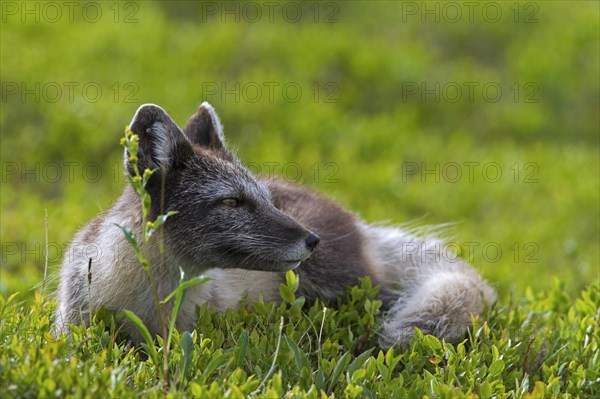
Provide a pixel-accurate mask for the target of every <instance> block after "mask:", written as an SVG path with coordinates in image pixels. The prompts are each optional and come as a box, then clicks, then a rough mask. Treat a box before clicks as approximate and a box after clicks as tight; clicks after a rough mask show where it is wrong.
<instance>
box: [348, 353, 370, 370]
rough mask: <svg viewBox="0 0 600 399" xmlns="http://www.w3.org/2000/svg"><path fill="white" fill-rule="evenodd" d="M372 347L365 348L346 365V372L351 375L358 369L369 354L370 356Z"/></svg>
mask: <svg viewBox="0 0 600 399" xmlns="http://www.w3.org/2000/svg"><path fill="white" fill-rule="evenodd" d="M373 349H374V348H371V349H367V350H366V351H364V352H363V353H361V354H360V355H358V356H357V357H356V359H354V360H353V361H352V363H350V366H348V373H350V375H353V374H354V372H355V371H356V370H358V369H360V368H361V367H362V366H363V365H364V364H365V362H366V361H367V359H368V358H369V356H371V353H373Z"/></svg>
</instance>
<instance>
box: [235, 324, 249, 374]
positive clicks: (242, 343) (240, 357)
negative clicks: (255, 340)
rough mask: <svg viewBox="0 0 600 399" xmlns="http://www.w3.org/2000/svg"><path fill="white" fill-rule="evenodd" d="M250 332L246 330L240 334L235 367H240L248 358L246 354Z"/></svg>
mask: <svg viewBox="0 0 600 399" xmlns="http://www.w3.org/2000/svg"><path fill="white" fill-rule="evenodd" d="M248 341H249V339H248V331H246V330H244V331H242V333H241V334H240V337H239V339H238V344H237V346H238V348H237V349H236V351H235V362H234V365H235V367H240V365H241V364H242V362H243V361H244V359H245V358H246V352H248Z"/></svg>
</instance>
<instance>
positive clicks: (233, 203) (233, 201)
mask: <svg viewBox="0 0 600 399" xmlns="http://www.w3.org/2000/svg"><path fill="white" fill-rule="evenodd" d="M221 203H222V204H223V205H226V206H229V207H232V208H235V207H237V206H239V205H240V200H239V199H238V198H235V197H228V198H223V199H222V200H221Z"/></svg>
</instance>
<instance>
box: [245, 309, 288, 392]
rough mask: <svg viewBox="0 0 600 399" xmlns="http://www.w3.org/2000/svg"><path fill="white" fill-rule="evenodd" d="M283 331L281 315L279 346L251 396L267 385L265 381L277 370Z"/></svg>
mask: <svg viewBox="0 0 600 399" xmlns="http://www.w3.org/2000/svg"><path fill="white" fill-rule="evenodd" d="M282 333H283V316H281V321H280V322H279V336H278V337H277V347H276V348H275V354H274V355H273V363H272V364H271V368H270V369H269V371H268V372H267V375H265V377H264V378H263V380H262V381H261V382H260V385H259V386H258V388H256V389H255V390H254V391H253V392H252V393H251V394H250V395H249V396H254V395H255V394H257V393H258V392H260V390H261V389H263V388H264V387H265V383H266V382H267V380H268V379H269V378H271V375H272V374H273V372H274V371H275V364H276V363H277V356H278V355H279V348H280V347H281V335H282Z"/></svg>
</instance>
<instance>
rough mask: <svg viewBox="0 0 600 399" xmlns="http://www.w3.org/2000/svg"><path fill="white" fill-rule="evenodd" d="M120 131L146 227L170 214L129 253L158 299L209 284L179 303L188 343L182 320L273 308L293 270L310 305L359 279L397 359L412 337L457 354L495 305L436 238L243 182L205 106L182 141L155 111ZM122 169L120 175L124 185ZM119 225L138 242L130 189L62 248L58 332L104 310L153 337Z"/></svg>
mask: <svg viewBox="0 0 600 399" xmlns="http://www.w3.org/2000/svg"><path fill="white" fill-rule="evenodd" d="M130 129H131V131H132V132H133V133H135V134H137V135H138V137H139V151H138V154H137V159H138V166H139V168H140V170H144V169H145V168H150V169H156V172H155V173H154V174H153V175H152V177H151V178H150V180H149V181H148V183H147V185H146V190H147V192H148V193H149V194H150V197H151V200H152V201H151V207H150V210H149V214H148V220H154V218H156V216H158V215H160V214H165V213H166V212H168V211H176V212H177V213H176V214H175V215H173V216H171V217H169V218H168V219H167V221H166V222H165V224H164V225H163V226H162V231H160V232H158V233H156V234H154V235H153V236H152V238H151V239H150V240H149V241H148V242H144V243H143V244H141V250H142V252H143V254H144V256H145V257H146V259H148V261H149V264H150V266H151V268H152V273H153V276H154V278H155V280H156V284H157V290H158V294H159V297H160V298H161V299H162V298H164V297H166V296H167V295H168V294H169V293H171V292H172V291H173V290H174V289H175V288H176V287H177V285H178V284H179V279H180V268H181V269H182V270H184V271H185V273H186V275H188V276H193V275H199V274H205V275H208V276H210V277H211V278H212V279H211V280H210V281H209V282H208V283H206V284H203V285H199V286H195V287H192V288H190V289H189V290H188V292H187V293H186V296H185V300H184V303H183V305H182V307H181V310H180V312H179V314H178V319H177V325H178V327H179V328H182V329H192V328H193V327H194V322H195V320H194V308H195V306H196V305H199V304H202V303H205V302H209V303H211V304H212V305H214V306H215V307H216V308H217V309H218V310H221V311H224V310H226V309H228V308H233V307H236V306H237V305H238V304H239V303H240V301H241V300H242V299H243V298H245V297H247V298H248V299H251V300H252V299H258V298H259V296H262V298H263V299H264V300H265V301H277V300H278V299H279V291H278V287H279V284H281V283H282V282H283V281H285V272H286V271H288V270H291V269H295V270H296V272H297V273H298V275H299V277H300V286H299V294H301V295H303V296H305V297H307V298H308V299H314V298H320V299H321V300H323V301H330V300H334V299H335V298H336V296H337V295H339V293H340V292H341V291H343V290H344V289H345V287H348V286H352V285H354V284H356V283H357V282H358V278H360V277H363V276H369V277H370V278H371V280H372V282H373V284H374V285H375V284H379V285H380V286H381V291H380V298H381V300H382V301H383V305H384V308H385V309H386V312H385V317H384V320H383V325H382V329H381V340H380V343H381V345H382V346H384V347H385V346H392V345H398V344H400V345H405V344H406V343H407V342H408V340H409V339H410V337H411V336H412V334H413V333H414V328H415V327H418V328H420V329H421V330H422V331H423V332H424V333H429V334H433V335H436V336H438V337H439V338H445V339H446V340H450V341H456V340H458V339H460V338H462V337H463V336H464V334H465V332H466V330H467V328H468V326H469V325H470V321H471V315H477V314H479V313H481V312H482V311H483V309H484V308H485V306H486V305H489V304H491V303H493V302H494V301H495V293H494V290H493V289H492V288H491V287H490V286H489V285H488V284H487V283H486V282H485V281H484V280H483V279H482V278H481V277H480V276H479V275H478V274H477V273H476V272H475V271H474V270H473V269H472V268H471V267H470V266H469V265H468V264H466V263H465V262H463V261H462V260H460V259H458V258H456V257H454V258H451V257H448V256H447V255H446V254H443V253H442V251H443V245H441V244H443V243H442V242H441V241H439V240H437V239H436V238H433V237H431V236H429V235H420V234H415V233H413V232H411V231H408V230H405V229H402V228H399V227H390V226H383V225H372V224H367V223H365V222H363V221H362V220H360V219H359V218H358V217H357V216H355V215H354V214H352V213H350V212H348V211H346V210H344V209H342V208H341V207H340V206H339V205H337V204H336V203H334V202H333V201H331V200H329V199H326V198H325V197H323V196H321V195H319V194H317V193H315V192H313V191H312V190H310V189H308V188H306V187H302V186H299V185H295V184H290V183H287V182H283V181H280V180H276V179H275V180H274V179H261V178H258V177H255V176H253V175H252V174H251V173H250V172H249V171H248V169H246V168H245V167H244V166H243V165H242V163H241V162H240V161H239V160H238V159H237V157H236V156H235V155H234V154H233V153H232V152H231V151H229V150H228V149H227V147H226V145H225V139H224V136H223V130H222V126H221V123H220V120H219V118H218V116H217V114H216V113H215V111H214V109H213V108H212V107H211V106H210V104H208V103H203V104H202V105H201V106H200V108H199V109H198V111H197V112H196V113H195V114H194V115H193V116H192V117H191V118H190V120H189V121H188V122H187V124H186V126H185V127H184V129H183V130H181V129H180V128H179V127H178V126H177V125H176V124H175V122H173V120H172V119H171V118H170V117H169V116H168V114H167V113H166V112H165V111H164V110H163V109H161V108H160V107H158V106H156V105H151V104H147V105H143V106H141V107H140V108H139V109H138V111H137V112H136V114H135V116H134V117H133V120H132V122H131V124H130ZM129 155H130V154H128V153H127V150H126V153H125V166H126V170H127V173H133V169H132V165H131V164H130V163H129ZM117 225H120V226H124V227H127V228H128V229H130V230H131V231H132V232H133V234H134V235H135V236H136V237H137V238H138V242H142V241H143V240H142V239H141V237H142V236H143V228H142V206H141V203H140V200H139V197H138V196H137V194H136V192H135V191H134V189H133V188H132V187H131V186H130V185H128V186H127V187H126V188H125V190H124V192H123V194H122V196H121V197H120V198H119V199H118V200H117V202H116V203H115V204H114V205H113V207H112V208H110V209H109V210H107V211H106V212H104V213H103V214H101V215H99V216H98V217H97V218H96V219H94V220H92V221H91V222H90V223H88V224H87V225H86V226H85V227H84V228H83V229H82V230H81V231H80V232H79V233H78V234H77V235H76V236H75V238H74V240H73V242H72V243H71V246H70V248H69V250H68V252H67V254H66V256H65V259H64V261H63V265H62V269H61V277H60V284H59V288H58V307H57V313H56V323H57V330H58V331H59V332H67V330H68V329H67V326H68V325H69V324H72V323H81V322H85V321H86V320H88V317H89V314H88V312H89V311H90V310H91V311H94V310H95V309H98V308H99V307H100V306H104V307H106V308H108V309H112V310H115V311H118V310H122V309H129V310H131V311H133V312H134V313H136V314H137V315H138V316H139V317H140V318H141V319H142V320H143V321H144V323H145V324H146V326H147V327H148V328H149V329H150V331H151V332H154V333H159V323H158V321H157V311H156V308H155V302H154V295H153V289H152V286H151V282H150V280H149V278H148V276H147V274H146V272H145V271H144V269H143V268H142V267H141V266H140V264H139V262H138V260H137V258H136V255H135V253H134V251H133V249H132V247H131V246H130V245H129V243H128V242H127V241H126V239H125V237H124V234H123V232H122V231H121V229H120V228H119V227H118V226H117ZM89 259H91V268H89V263H88V262H89ZM132 333H133V334H134V335H135V332H133V331H132Z"/></svg>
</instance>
